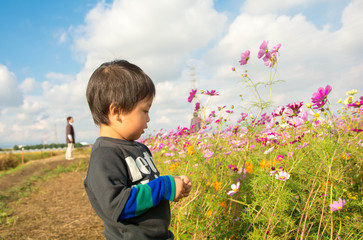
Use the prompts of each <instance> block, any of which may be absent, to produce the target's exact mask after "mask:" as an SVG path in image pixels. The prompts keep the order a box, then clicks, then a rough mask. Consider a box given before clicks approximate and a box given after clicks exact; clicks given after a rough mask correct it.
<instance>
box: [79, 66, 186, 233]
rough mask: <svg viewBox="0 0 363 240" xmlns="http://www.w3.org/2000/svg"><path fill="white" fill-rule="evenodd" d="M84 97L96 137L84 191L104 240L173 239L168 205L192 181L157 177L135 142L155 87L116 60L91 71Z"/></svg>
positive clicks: (144, 125)
mask: <svg viewBox="0 0 363 240" xmlns="http://www.w3.org/2000/svg"><path fill="white" fill-rule="evenodd" d="M86 96H87V101H88V105H89V107H90V110H91V113H92V117H93V120H94V122H95V124H96V125H98V126H99V127H100V136H99V137H98V138H97V140H96V142H95V143H94V145H93V148H92V152H91V157H90V162H89V166H88V170H87V176H86V178H85V180H84V186H85V189H86V192H87V195H88V198H89V200H90V202H91V205H92V207H93V209H94V210H95V212H96V213H97V214H98V216H99V217H100V218H101V219H102V220H103V222H104V226H105V230H104V235H105V237H106V239H132V240H146V239H174V235H173V233H172V232H171V231H169V230H168V228H169V224H170V218H171V213H170V204H169V201H175V202H177V201H179V200H180V199H181V198H183V197H187V196H188V195H189V192H190V190H191V181H190V180H189V178H188V177H187V176H184V175H183V176H171V175H165V176H160V173H159V171H158V169H157V168H156V166H155V163H154V161H153V158H152V154H151V152H150V150H149V149H148V147H146V146H145V145H144V144H142V143H140V142H137V141H136V140H137V139H139V137H140V136H141V134H143V133H144V129H146V128H147V123H148V122H149V121H150V117H149V110H150V107H151V104H152V102H153V99H154V96H155V86H154V83H153V82H152V80H151V79H150V78H149V76H147V75H146V74H145V73H144V72H143V71H142V70H141V69H140V68H139V67H138V66H136V65H134V64H131V63H129V62H127V61H125V60H116V61H113V62H107V63H104V64H102V65H101V66H100V67H99V68H97V69H96V70H95V71H94V73H93V74H92V76H91V78H90V80H89V82H88V86H87V92H86Z"/></svg>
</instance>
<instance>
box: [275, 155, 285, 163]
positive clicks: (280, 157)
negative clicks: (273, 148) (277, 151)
mask: <svg viewBox="0 0 363 240" xmlns="http://www.w3.org/2000/svg"><path fill="white" fill-rule="evenodd" d="M284 158H285V156H283V155H278V156H277V157H276V161H278V162H281V161H282V160H284Z"/></svg>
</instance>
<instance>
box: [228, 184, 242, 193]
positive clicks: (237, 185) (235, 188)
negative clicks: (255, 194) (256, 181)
mask: <svg viewBox="0 0 363 240" xmlns="http://www.w3.org/2000/svg"><path fill="white" fill-rule="evenodd" d="M240 186H241V183H240V182H237V184H232V185H231V188H232V191H229V192H228V193H227V195H228V196H232V195H233V194H235V193H236V192H237V191H238V189H239V187H240Z"/></svg>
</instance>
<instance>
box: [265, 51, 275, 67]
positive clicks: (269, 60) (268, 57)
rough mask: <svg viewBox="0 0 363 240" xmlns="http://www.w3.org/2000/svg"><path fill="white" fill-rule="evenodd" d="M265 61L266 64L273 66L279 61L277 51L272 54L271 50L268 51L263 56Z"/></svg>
mask: <svg viewBox="0 0 363 240" xmlns="http://www.w3.org/2000/svg"><path fill="white" fill-rule="evenodd" d="M263 61H264V62H265V66H268V67H273V66H274V65H275V63H276V62H277V57H276V53H272V54H271V53H270V52H267V53H266V54H265V57H264V58H263Z"/></svg>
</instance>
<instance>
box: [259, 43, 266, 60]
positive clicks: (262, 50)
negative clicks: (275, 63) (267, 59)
mask: <svg viewBox="0 0 363 240" xmlns="http://www.w3.org/2000/svg"><path fill="white" fill-rule="evenodd" d="M267 47H268V41H263V43H262V44H261V46H260V51H259V52H258V54H257V57H258V58H262V57H263V56H264V55H265V54H266V53H268V49H267Z"/></svg>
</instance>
